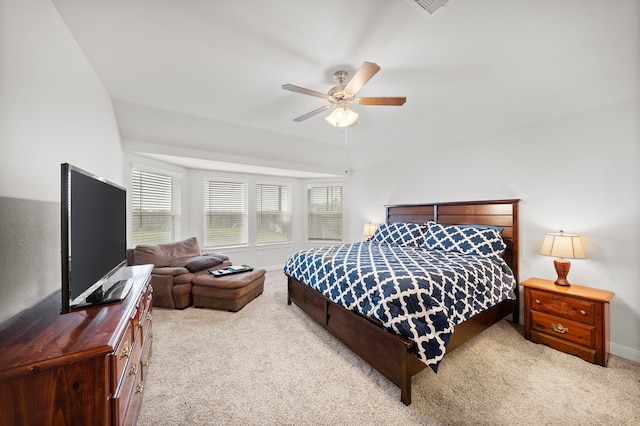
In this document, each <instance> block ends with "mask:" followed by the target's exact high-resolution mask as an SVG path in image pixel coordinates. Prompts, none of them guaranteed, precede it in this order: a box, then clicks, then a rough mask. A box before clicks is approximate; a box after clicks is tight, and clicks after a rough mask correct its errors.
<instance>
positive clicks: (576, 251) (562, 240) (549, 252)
mask: <svg viewBox="0 0 640 426" xmlns="http://www.w3.org/2000/svg"><path fill="white" fill-rule="evenodd" d="M540 254H544V255H545V256H552V257H558V258H561V259H585V258H586V257H587V255H586V253H585V252H584V247H583V246H582V240H581V239H580V235H575V234H565V233H564V232H562V231H560V232H558V233H551V234H547V235H545V237H544V241H543V242H542V247H540Z"/></svg>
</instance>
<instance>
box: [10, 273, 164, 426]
mask: <svg viewBox="0 0 640 426" xmlns="http://www.w3.org/2000/svg"><path fill="white" fill-rule="evenodd" d="M151 270H152V265H142V266H131V267H126V268H123V269H122V270H121V271H119V272H118V274H121V275H122V277H119V278H125V279H126V278H129V277H131V278H134V284H133V286H132V288H131V290H130V292H129V294H128V295H127V297H126V298H125V299H124V300H123V301H121V302H116V303H111V304H107V305H101V306H94V307H88V308H81V309H77V310H74V311H72V312H70V313H68V314H63V315H61V314H60V308H61V299H60V297H61V294H60V292H57V293H54V294H53V295H51V296H50V297H48V298H47V299H45V300H44V301H43V302H42V303H40V304H38V305H36V306H34V307H33V308H30V309H28V310H27V311H25V312H23V313H21V314H19V315H18V316H16V317H15V318H12V319H11V320H10V322H9V323H8V324H6V325H5V326H4V328H3V329H2V330H0V425H2V426H4V425H124V424H127V425H128V424H135V422H136V417H137V415H138V411H139V409H140V405H141V403H142V391H143V385H144V378H145V373H146V367H147V365H148V363H149V357H150V356H151V338H152V335H151V310H152V303H151V302H152V301H151V297H152V289H151V285H150V284H149V280H150V277H151Z"/></svg>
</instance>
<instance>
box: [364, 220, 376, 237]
mask: <svg viewBox="0 0 640 426" xmlns="http://www.w3.org/2000/svg"><path fill="white" fill-rule="evenodd" d="M376 229H378V225H377V224H375V223H371V222H369V223H367V224H366V225H365V226H364V230H363V231H362V235H364V236H365V237H367V240H370V239H371V237H372V236H373V234H374V233H375V232H376Z"/></svg>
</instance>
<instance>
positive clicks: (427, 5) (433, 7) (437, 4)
mask: <svg viewBox="0 0 640 426" xmlns="http://www.w3.org/2000/svg"><path fill="white" fill-rule="evenodd" d="M405 2H406V3H408V4H410V5H411V6H412V7H414V8H415V9H416V10H417V11H419V12H420V13H422V14H423V15H424V16H426V17H431V15H433V14H434V13H435V12H436V11H437V10H438V9H440V8H441V7H442V6H446V5H447V3H449V0H405Z"/></svg>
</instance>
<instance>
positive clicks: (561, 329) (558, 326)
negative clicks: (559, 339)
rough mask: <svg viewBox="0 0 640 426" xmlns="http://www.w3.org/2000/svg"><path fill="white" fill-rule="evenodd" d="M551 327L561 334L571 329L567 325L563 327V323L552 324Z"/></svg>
mask: <svg viewBox="0 0 640 426" xmlns="http://www.w3.org/2000/svg"><path fill="white" fill-rule="evenodd" d="M551 327H552V328H553V331H556V332H558V333H560V334H564V333H566V332H567V331H569V329H568V328H567V327H563V326H562V324H551Z"/></svg>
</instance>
